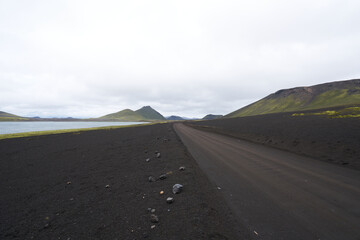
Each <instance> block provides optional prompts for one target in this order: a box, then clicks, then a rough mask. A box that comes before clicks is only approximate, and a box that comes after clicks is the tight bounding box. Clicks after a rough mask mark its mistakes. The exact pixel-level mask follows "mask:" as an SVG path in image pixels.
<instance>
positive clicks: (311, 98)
mask: <svg viewBox="0 0 360 240" xmlns="http://www.w3.org/2000/svg"><path fill="white" fill-rule="evenodd" d="M358 104H360V79H355V80H348V81H339V82H331V83H325V84H319V85H314V86H311V87H297V88H291V89H284V90H279V91H277V92H276V93H273V94H270V95H269V96H267V97H265V98H263V99H261V100H259V101H257V102H255V103H252V104H250V105H248V106H246V107H244V108H241V109H239V110H237V111H235V112H232V113H230V114H228V115H226V116H225V117H244V116H254V115H261V114H268V113H280V112H294V111H303V110H314V109H322V108H330V107H339V106H349V105H358Z"/></svg>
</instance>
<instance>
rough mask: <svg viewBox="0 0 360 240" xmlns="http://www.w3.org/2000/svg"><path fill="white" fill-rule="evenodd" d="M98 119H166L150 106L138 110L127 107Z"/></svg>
mask: <svg viewBox="0 0 360 240" xmlns="http://www.w3.org/2000/svg"><path fill="white" fill-rule="evenodd" d="M98 119H100V120H107V121H121V122H148V121H160V120H165V118H164V116H162V115H161V114H160V113H159V112H157V111H156V110H154V109H153V108H151V107H150V106H145V107H142V108H140V109H138V110H136V111H133V110H131V109H125V110H122V111H120V112H116V113H111V114H107V115H105V116H102V117H100V118H98Z"/></svg>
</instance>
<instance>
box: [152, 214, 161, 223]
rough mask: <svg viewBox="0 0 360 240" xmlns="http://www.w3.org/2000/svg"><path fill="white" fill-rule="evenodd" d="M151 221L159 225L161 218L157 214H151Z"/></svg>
mask: <svg viewBox="0 0 360 240" xmlns="http://www.w3.org/2000/svg"><path fill="white" fill-rule="evenodd" d="M150 221H151V222H152V223H158V222H159V217H158V216H156V215H155V214H151V215H150Z"/></svg>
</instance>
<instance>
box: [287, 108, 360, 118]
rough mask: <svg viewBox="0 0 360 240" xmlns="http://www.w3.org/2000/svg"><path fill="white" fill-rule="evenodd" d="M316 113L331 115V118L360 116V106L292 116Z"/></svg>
mask: <svg viewBox="0 0 360 240" xmlns="http://www.w3.org/2000/svg"><path fill="white" fill-rule="evenodd" d="M316 115H322V116H329V117H331V118H354V117H360V107H347V108H344V109H340V110H337V111H334V110H327V111H321V112H312V113H294V114H292V115H291V116H293V117H299V116H316Z"/></svg>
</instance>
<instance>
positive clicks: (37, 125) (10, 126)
mask: <svg viewBox="0 0 360 240" xmlns="http://www.w3.org/2000/svg"><path fill="white" fill-rule="evenodd" d="M143 123H144V122H42V121H39V122H0V134H8V133H22V132H36V131H47V130H60V129H74V128H92V127H107V126H124V125H133V124H143Z"/></svg>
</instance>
